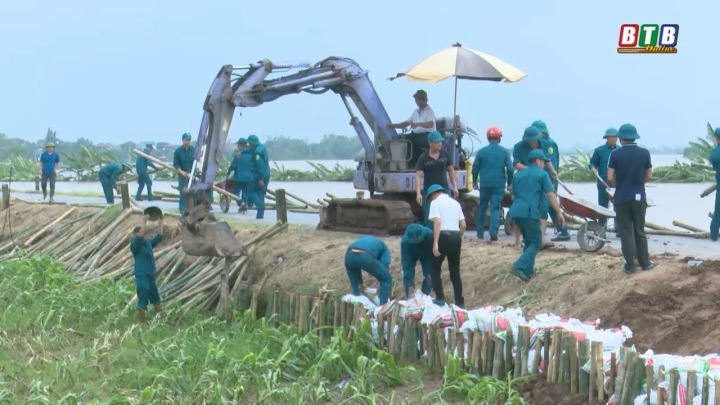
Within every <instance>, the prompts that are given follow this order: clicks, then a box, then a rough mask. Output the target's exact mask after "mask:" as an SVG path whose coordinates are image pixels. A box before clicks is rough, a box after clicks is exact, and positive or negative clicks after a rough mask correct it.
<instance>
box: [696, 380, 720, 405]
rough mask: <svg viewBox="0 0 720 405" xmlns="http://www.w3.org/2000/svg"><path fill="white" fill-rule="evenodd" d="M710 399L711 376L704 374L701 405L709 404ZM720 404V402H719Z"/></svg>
mask: <svg viewBox="0 0 720 405" xmlns="http://www.w3.org/2000/svg"><path fill="white" fill-rule="evenodd" d="M709 401H710V377H708V376H707V375H704V376H703V385H702V396H701V397H700V405H708V402H709ZM718 405H720V404H718Z"/></svg>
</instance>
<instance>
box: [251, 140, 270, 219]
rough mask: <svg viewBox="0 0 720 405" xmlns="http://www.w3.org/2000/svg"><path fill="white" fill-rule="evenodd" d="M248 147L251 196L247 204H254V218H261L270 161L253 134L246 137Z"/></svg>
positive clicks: (268, 179) (268, 181)
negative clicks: (250, 156) (250, 169)
mask: <svg viewBox="0 0 720 405" xmlns="http://www.w3.org/2000/svg"><path fill="white" fill-rule="evenodd" d="M247 141H248V145H249V149H250V150H251V152H252V162H253V163H252V172H251V173H252V181H251V183H250V185H249V186H248V188H249V194H250V196H251V198H250V200H249V201H248V205H255V207H256V209H257V215H256V216H255V219H263V218H264V217H265V193H266V192H267V188H268V184H269V183H270V162H269V160H268V159H269V157H268V153H267V149H265V146H264V145H262V144H261V143H260V140H259V139H258V137H257V136H255V135H250V136H248V138H247Z"/></svg>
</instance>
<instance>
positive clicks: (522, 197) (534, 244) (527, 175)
mask: <svg viewBox="0 0 720 405" xmlns="http://www.w3.org/2000/svg"><path fill="white" fill-rule="evenodd" d="M527 162H528V165H527V166H526V167H525V169H524V170H521V171H520V172H518V173H517V174H515V176H514V177H513V182H512V190H511V191H512V194H513V203H512V206H511V207H510V215H511V216H512V219H513V221H515V224H516V225H517V229H518V230H519V232H520V234H522V237H523V239H524V240H525V247H524V248H523V252H522V254H521V255H520V257H519V258H518V259H517V260H516V261H515V263H514V264H513V267H512V269H511V270H510V274H512V275H514V276H515V277H517V278H519V279H520V280H521V281H524V282H527V281H530V279H531V278H532V276H533V274H535V257H536V256H537V253H538V252H539V251H540V248H541V246H542V233H541V225H540V221H541V220H542V218H543V217H542V212H541V210H542V206H543V204H544V203H545V201H547V202H549V204H551V205H552V207H553V208H554V209H555V210H556V211H557V212H558V222H559V223H560V224H564V223H565V217H564V216H563V214H562V210H561V209H560V206H559V205H558V201H557V194H555V189H554V188H553V185H552V182H551V181H550V175H548V174H547V172H545V170H544V166H545V165H546V164H548V163H550V158H548V156H547V155H546V154H545V151H543V150H542V149H535V150H532V151H530V153H528V158H527Z"/></svg>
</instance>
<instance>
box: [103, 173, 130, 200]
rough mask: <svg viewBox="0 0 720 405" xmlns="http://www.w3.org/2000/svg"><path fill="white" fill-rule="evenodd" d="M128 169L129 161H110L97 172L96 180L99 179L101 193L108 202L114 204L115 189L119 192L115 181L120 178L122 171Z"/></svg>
mask: <svg viewBox="0 0 720 405" xmlns="http://www.w3.org/2000/svg"><path fill="white" fill-rule="evenodd" d="M130 170H131V166H130V163H123V164H120V163H110V164H109V165H107V166H105V167H103V168H102V169H100V172H98V180H100V185H101V186H102V189H103V194H105V201H107V203H108V204H115V191H117V192H118V193H119V192H120V191H119V190H118V189H117V181H118V180H120V177H121V176H122V174H123V173H125V172H129V171H130Z"/></svg>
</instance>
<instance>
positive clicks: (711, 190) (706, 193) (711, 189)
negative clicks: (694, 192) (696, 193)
mask: <svg viewBox="0 0 720 405" xmlns="http://www.w3.org/2000/svg"><path fill="white" fill-rule="evenodd" d="M715 190H717V184H713V185H712V186H710V187H708V188H706V189H705V191H703V192H702V194H700V198H705V197H707V196H709V195H710V194H712V193H714V192H715Z"/></svg>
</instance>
